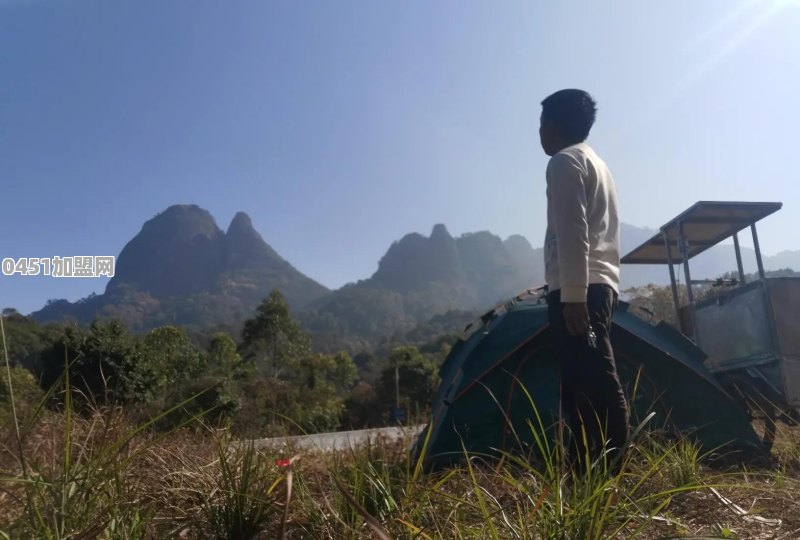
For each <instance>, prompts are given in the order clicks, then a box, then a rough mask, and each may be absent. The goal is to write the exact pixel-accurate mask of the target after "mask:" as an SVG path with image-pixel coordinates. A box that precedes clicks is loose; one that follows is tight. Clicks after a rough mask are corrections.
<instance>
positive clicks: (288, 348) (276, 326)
mask: <svg viewBox="0 0 800 540" xmlns="http://www.w3.org/2000/svg"><path fill="white" fill-rule="evenodd" d="M310 350H311V343H310V341H309V339H308V336H306V335H305V334H304V333H303V331H302V329H301V328H300V325H299V324H298V323H297V322H295V321H294V320H292V316H291V314H290V313H289V305H288V304H287V303H286V300H285V299H284V297H283V295H282V294H281V293H280V291H278V290H277V289H276V290H274V291H272V292H271V293H270V295H269V296H268V297H267V298H266V299H265V300H264V301H263V302H262V303H261V304H260V305H259V306H258V308H257V309H256V316H255V317H253V318H251V319H248V320H246V321H245V323H244V328H243V329H242V344H241V347H240V348H239V351H240V354H241V355H242V358H244V359H245V360H246V361H248V362H252V363H253V365H254V366H255V368H256V371H257V372H258V373H259V374H261V375H263V376H266V377H272V378H277V377H279V376H280V375H281V374H282V373H283V372H285V371H286V370H291V369H292V368H293V367H295V366H296V365H297V362H298V361H299V360H300V358H302V357H303V356H305V355H306V354H308V353H309V351H310Z"/></svg>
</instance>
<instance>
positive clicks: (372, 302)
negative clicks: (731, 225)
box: [32, 205, 800, 347]
mask: <svg viewBox="0 0 800 540" xmlns="http://www.w3.org/2000/svg"><path fill="white" fill-rule="evenodd" d="M655 232H656V231H655V230H652V229H646V228H639V227H633V226H630V225H625V224H623V225H622V226H621V242H622V252H623V253H627V252H628V251H630V250H631V249H633V248H635V247H637V246H638V245H640V244H641V243H643V242H644V241H646V240H647V239H649V238H650V237H651V236H652V235H653V234H655ZM743 256H744V259H745V267H746V270H747V271H752V269H754V268H755V255H754V253H753V251H752V250H751V249H743ZM764 262H765V266H766V267H767V269H775V270H776V269H780V268H787V267H792V268H800V251H786V252H782V253H779V254H777V255H775V256H773V257H765V260H764ZM735 266H736V262H735V258H734V256H733V248H732V247H731V246H724V245H723V246H717V247H714V248H712V249H710V250H708V252H706V253H704V254H703V255H701V256H700V257H698V258H696V259H693V260H692V275H693V277H717V276H720V275H722V274H723V273H725V272H727V271H731V270H733V269H735ZM667 281H668V272H667V269H666V268H664V267H661V266H624V267H623V268H622V287H623V289H624V288H627V287H633V286H640V285H646V284H648V283H656V284H665V283H667ZM543 282H544V261H543V252H542V248H534V247H532V246H531V244H530V242H528V240H527V239H526V238H525V237H523V236H520V235H512V236H510V237H508V238H507V239H505V240H503V239H501V238H500V237H498V236H496V235H494V234H492V233H490V232H488V231H480V232H474V233H466V234H463V235H461V236H458V237H453V236H452V235H451V234H450V233H449V231H448V230H447V228H446V227H445V226H444V225H443V224H437V225H435V226H434V227H433V229H432V231H431V234H430V236H427V237H426V236H424V235H422V234H419V233H410V234H407V235H406V236H404V237H403V238H401V239H400V240H398V241H395V242H394V243H392V245H391V246H390V247H389V248H388V250H387V251H386V253H385V255H384V256H383V257H382V258H381V260H380V261H379V264H378V269H377V271H376V272H375V273H374V274H373V275H372V276H371V277H369V278H367V279H363V280H360V281H358V282H356V283H350V284H348V285H345V286H344V287H342V288H340V289H338V290H335V291H329V290H328V289H327V288H325V287H324V286H322V285H320V284H319V283H317V282H316V281H314V280H313V279H311V278H309V277H308V276H306V275H304V274H302V273H301V272H300V271H298V270H297V269H296V268H294V267H293V266H292V265H291V264H290V263H289V262H288V261H286V260H285V259H283V258H282V257H281V256H280V255H279V254H278V253H277V252H276V251H275V250H274V249H273V248H272V247H270V245H269V244H267V243H266V242H265V241H264V239H263V238H262V237H261V235H260V234H259V233H258V232H257V231H256V230H255V229H254V228H253V225H252V222H251V220H250V218H249V216H247V214H244V213H242V212H239V213H237V214H236V216H235V217H234V218H233V220H232V221H231V223H230V225H229V226H228V229H227V231H225V232H223V231H222V230H221V229H220V228H219V227H217V225H216V223H215V222H214V219H213V217H212V216H211V214H210V213H209V212H208V211H206V210H204V209H202V208H200V207H198V206H196V205H175V206H171V207H169V208H167V209H166V210H165V211H164V212H161V213H160V214H158V215H156V216H155V217H154V218H152V219H150V220H148V221H147V222H146V223H145V224H144V225H143V226H142V230H141V231H140V232H139V233H138V234H137V235H136V236H135V237H134V238H133V239H131V240H130V241H129V242H128V243H127V244H126V245H125V247H124V248H123V249H122V252H121V253H120V255H119V257H118V259H117V269H116V275H115V276H114V278H112V279H111V281H110V282H109V283H108V285H107V287H106V291H105V293H104V294H102V295H92V296H89V297H87V298H84V299H82V300H79V301H77V302H68V301H66V300H56V301H50V302H48V304H47V305H46V306H44V307H43V308H42V309H41V310H39V311H36V312H34V313H33V314H32V316H33V317H34V318H35V319H37V320H39V321H57V320H61V319H63V318H73V319H75V320H77V321H79V322H82V323H86V322H89V321H91V320H92V319H93V318H95V317H116V318H119V319H121V320H122V321H123V322H125V323H126V324H127V325H129V326H130V327H131V328H132V329H134V330H136V331H142V330H146V329H149V328H152V327H155V326H159V325H163V324H180V325H186V326H190V327H195V328H198V329H203V328H205V329H207V328H209V327H220V328H225V329H230V330H231V331H236V329H238V327H239V325H241V323H242V322H243V321H244V319H246V318H248V317H250V316H251V315H252V313H253V310H254V309H255V307H256V306H257V305H258V303H259V302H260V301H261V300H262V299H263V298H264V297H266V296H267V295H268V294H269V292H270V291H271V290H273V289H276V288H277V289H279V290H280V291H281V292H282V293H283V294H284V296H285V297H286V299H287V301H288V303H289V305H290V306H291V307H292V310H293V312H294V313H295V314H297V315H298V317H299V318H300V320H301V322H302V324H303V325H304V327H305V328H306V329H307V330H308V331H309V332H310V333H311V334H312V335H313V336H314V337H315V340H316V341H317V342H318V343H325V344H326V345H327V346H329V347H336V346H337V345H338V344H340V343H342V342H347V343H350V344H352V343H354V342H357V343H360V344H362V345H369V344H375V343H377V342H379V341H380V340H382V339H387V338H390V337H392V336H397V335H402V334H403V333H404V332H408V331H410V330H411V329H414V328H415V327H417V326H418V325H420V324H423V323H425V322H427V321H428V320H430V319H431V317H433V316H436V315H441V314H445V313H447V312H464V311H479V310H484V309H487V308H489V307H491V306H492V305H494V304H496V303H497V302H500V301H503V300H504V299H507V298H509V297H511V296H513V295H514V294H516V293H518V292H520V291H522V290H524V289H526V288H529V287H534V286H539V285H541V284H543Z"/></svg>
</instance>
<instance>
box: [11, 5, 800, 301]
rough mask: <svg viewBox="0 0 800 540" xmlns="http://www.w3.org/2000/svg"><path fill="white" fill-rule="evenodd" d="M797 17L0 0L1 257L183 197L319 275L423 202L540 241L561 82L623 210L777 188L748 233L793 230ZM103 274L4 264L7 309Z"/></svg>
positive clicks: (95, 251) (786, 13) (87, 233)
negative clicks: (20, 272)
mask: <svg viewBox="0 0 800 540" xmlns="http://www.w3.org/2000/svg"><path fill="white" fill-rule="evenodd" d="M798 28H800V1H798V0H759V1H750V0H736V1H733V0H719V1H713V0H705V1H697V0H680V1H678V0H676V1H672V2H641V1H639V0H630V1H609V2H594V1H590V0H587V1H577V0H576V1H570V0H565V1H559V2H544V1H542V2H533V1H529V2H513V1H504V2H465V1H458V2H456V1H452V2H447V1H437V2H427V1H414V0H412V1H402V2H400V1H393V2H374V1H354V0H347V1H342V2H327V1H324V2H310V1H309V2H290V1H287V2H278V1H265V2H256V1H252V2H238V1H226V2H198V1H190V0H182V1H181V0H170V1H156V0H151V1H141V0H138V1H115V2H108V1H107V0H99V1H79V0H73V1H61V0H52V1H48V2H45V1H33V0H32V1H24V0H17V1H14V0H12V1H8V0H0V175H1V176H2V179H3V182H2V186H3V188H2V189H3V196H2V207H0V208H1V209H0V226H2V233H0V257H2V258H5V257H14V258H18V257H51V256H54V255H73V254H81V255H105V254H110V255H117V254H118V253H119V251H120V250H121V249H122V247H123V246H124V244H125V243H126V242H127V241H128V240H130V239H131V238H132V237H133V236H134V235H135V234H136V233H137V232H138V231H139V229H140V228H141V225H142V223H143V222H144V221H146V220H147V219H150V218H151V217H153V216H154V215H155V214H157V213H158V212H160V211H162V210H164V209H165V208H166V207H167V206H169V205H172V204H176V203H196V204H198V205H200V206H202V207H204V208H206V209H208V210H209V211H210V212H211V213H212V214H213V215H214V217H215V218H216V220H217V223H218V225H219V226H220V227H221V228H222V229H225V228H227V225H228V223H229V222H230V220H231V219H232V217H233V215H234V214H235V212H236V211H239V210H242V211H245V212H247V213H248V214H249V215H250V216H251V217H252V219H253V223H254V225H255V227H256V228H257V229H258V230H259V232H261V234H262V235H263V236H264V238H265V240H266V241H267V242H269V243H270V244H271V245H272V246H273V247H274V248H275V249H276V250H277V251H278V252H279V253H281V254H282V255H283V256H284V257H285V258H286V259H288V260H289V261H290V262H291V263H292V264H294V265H295V266H296V267H297V268H299V269H300V270H301V271H303V272H305V273H306V274H308V275H309V276H311V277H313V278H314V279H316V280H318V281H320V282H321V283H323V284H324V285H326V286H329V287H338V286H341V285H342V284H344V283H346V282H349V281H356V280H358V279H363V278H366V277H368V276H369V275H371V274H372V273H373V272H374V271H375V269H376V268H377V262H378V260H379V258H380V257H381V255H383V253H384V252H385V250H386V249H387V248H388V246H389V245H390V243H391V242H392V241H394V240H397V239H399V238H400V237H401V236H403V235H404V234H406V233H408V232H412V231H417V232H422V233H424V234H428V233H429V232H430V229H431V228H432V226H433V225H434V224H435V223H440V222H441V223H445V224H446V225H447V227H448V229H449V230H450V232H451V233H453V234H454V235H458V234H461V233H464V232H469V231H476V230H485V229H488V230H491V231H492V232H494V233H496V234H499V235H501V236H504V237H505V236H508V235H510V234H514V233H521V234H524V235H525V236H527V237H528V238H529V239H530V240H531V241H532V243H533V244H534V245H540V244H541V237H542V236H543V234H544V219H545V218H544V209H545V200H544V168H545V164H546V156H544V154H543V153H542V152H541V149H540V147H539V144H538V135H537V129H538V118H539V111H540V105H539V103H540V101H541V100H542V99H543V98H544V97H545V96H546V95H548V94H549V93H551V92H553V91H555V90H558V89H560V88H565V87H579V88H585V89H587V90H589V91H590V92H591V93H592V94H593V95H594V96H595V98H596V99H597V101H598V104H599V115H598V121H597V124H596V126H595V129H594V130H593V132H592V135H591V136H590V142H591V143H592V144H593V145H594V146H595V148H596V149H598V151H599V152H600V153H601V154H602V155H603V156H604V157H605V159H606V161H607V162H608V163H609V165H610V166H611V169H612V171H613V173H614V175H615V178H616V181H617V187H618V191H619V195H620V202H621V209H622V220H623V221H625V222H627V223H631V224H634V225H639V226H650V227H656V226H658V225H660V224H662V223H663V222H665V221H667V220H668V219H670V218H672V217H673V216H674V215H676V214H677V213H679V212H680V211H682V210H683V209H684V208H685V207H687V206H689V205H690V204H692V203H693V202H695V201H696V200H703V199H711V200H717V199H719V200H779V201H783V203H784V210H783V211H781V212H779V213H778V214H776V215H774V216H772V217H770V218H768V219H767V220H765V221H764V222H763V224H762V225H761V227H760V237H761V242H762V248H763V249H764V251H765V253H767V254H774V253H777V252H779V251H781V250H785V249H800V240H798V238H797V236H796V235H795V234H791V231H795V230H797V223H796V221H797V218H796V216H797V212H798V208H799V207H800V187H798V184H800V171H799V170H798V167H797V156H798V150H797V142H796V140H797V131H798V129H797V128H798V126H800V99H798V95H800V31H798ZM104 288H105V281H104V280H100V279H97V280H94V279H90V280H86V279H84V280H56V279H53V278H31V277H20V276H14V277H6V276H0V305H1V306H14V307H17V308H18V309H20V310H21V311H23V312H29V311H31V310H34V309H38V308H39V307H41V306H42V305H43V304H44V302H45V301H46V300H47V299H48V298H68V299H70V300H75V299H77V298H80V297H82V296H85V295H87V294H88V293H90V292H92V291H96V292H98V293H99V292H102V291H103V290H104Z"/></svg>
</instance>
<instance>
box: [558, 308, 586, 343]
mask: <svg viewBox="0 0 800 540" xmlns="http://www.w3.org/2000/svg"><path fill="white" fill-rule="evenodd" d="M564 322H565V323H566V326H567V332H569V333H570V334H572V335H573V336H585V335H586V334H587V333H588V332H589V309H588V308H587V307H586V302H566V303H564Z"/></svg>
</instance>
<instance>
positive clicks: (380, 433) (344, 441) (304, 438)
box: [254, 425, 425, 452]
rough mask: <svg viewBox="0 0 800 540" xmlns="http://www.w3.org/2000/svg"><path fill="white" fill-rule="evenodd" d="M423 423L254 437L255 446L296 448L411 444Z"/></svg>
mask: <svg viewBox="0 0 800 540" xmlns="http://www.w3.org/2000/svg"><path fill="white" fill-rule="evenodd" d="M424 427H425V426H424V425H419V426H407V427H387V428H377V429H359V430H356V431H337V432H332V433H315V434H314V435H298V436H294V437H275V438H272V439H256V440H255V441H254V442H255V446H256V448H293V449H297V450H320V451H323V452H330V451H331V450H346V449H349V448H355V447H357V446H362V445H365V444H367V443H370V442H373V443H374V442H377V441H378V440H380V441H383V442H406V443H407V444H408V445H411V444H412V443H413V442H414V440H415V439H416V437H417V435H419V433H420V431H422V428H424Z"/></svg>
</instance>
